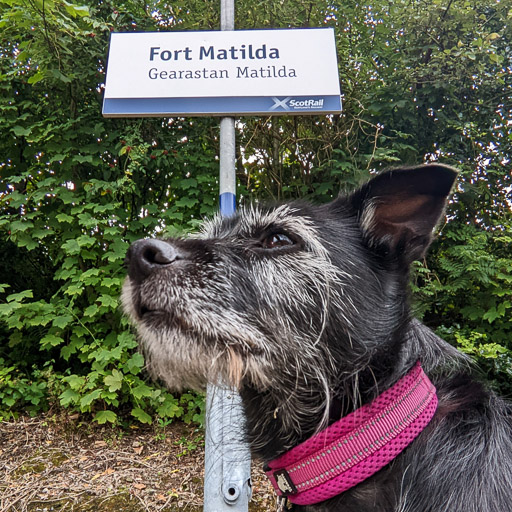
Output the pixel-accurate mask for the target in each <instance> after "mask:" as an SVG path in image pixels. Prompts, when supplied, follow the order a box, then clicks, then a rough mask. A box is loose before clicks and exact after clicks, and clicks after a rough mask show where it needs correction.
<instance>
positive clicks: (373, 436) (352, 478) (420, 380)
mask: <svg viewBox="0 0 512 512" xmlns="http://www.w3.org/2000/svg"><path fill="white" fill-rule="evenodd" d="M436 407H437V397H436V393H435V387H434V386H433V384H432V383H431V382H430V380H429V378H428V377H427V375H426V374H425V373H424V371H423V369H422V368H421V366H420V364H419V363H417V364H416V365H415V366H414V367H413V368H412V369H411V370H410V371H409V372H408V373H407V374H406V375H405V376H404V377H402V378H401V379H400V380H399V381H398V382H396V383H395V384H394V385H393V386H392V387H391V388H389V389H387V390H386V391H384V392H383V393H382V394H380V395H379V396H378V397H377V398H376V399H375V400H373V401H372V402H371V403H369V404H366V405H364V406H362V407H360V408H359V409H357V410H356V411H354V412H353V413H351V414H349V415H348V416H346V417H344V418H342V419H341V420H338V421H337V422H335V423H333V424H332V425H330V426H329V427H328V428H326V429H324V430H322V431H321V432H319V433H318V434H316V435H314V436H312V437H311V438H310V439H308V440H307V441H305V442H303V443H301V444H300V445H298V446H296V447H294V448H293V449H291V450H289V451H288V452H286V453H285V454H283V455H281V456H280V457H278V458H277V459H274V460H272V461H270V462H269V463H268V464H267V465H266V473H267V476H268V478H269V479H270V481H271V483H272V485H273V486H274V488H275V490H276V493H277V494H278V495H279V496H281V497H285V496H286V497H288V499H289V500H290V501H291V502H292V503H295V504H299V505H313V504H315V503H319V502H320V501H325V500H326V499H329V498H332V497H334V496H337V495H339V494H341V493H343V492H345V491H346V490H348V489H350V488H351V487H354V486H355V485H357V484H358V483H361V482H362V481H364V480H366V479H367V478H369V477H371V476H372V475H374V474H375V473H376V472H377V471H379V470H380V469H382V468H383V467H384V466H385V465H387V464H388V463H389V462H391V461H392V460H393V459H394V458H395V457H397V455H399V454H400V453H401V452H402V451H403V450H404V449H405V447H406V446H408V445H409V444H410V443H411V442H412V441H413V440H414V439H415V438H416V437H417V436H418V435H419V433H420V432H421V431H422V430H423V429H424V428H425V427H426V425H427V424H428V423H429V422H430V420H431V419H432V417H433V415H434V412H435V410H436Z"/></svg>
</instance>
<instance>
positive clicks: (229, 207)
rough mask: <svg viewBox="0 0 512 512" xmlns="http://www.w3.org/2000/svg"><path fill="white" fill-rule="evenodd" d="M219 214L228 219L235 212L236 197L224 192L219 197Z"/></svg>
mask: <svg viewBox="0 0 512 512" xmlns="http://www.w3.org/2000/svg"><path fill="white" fill-rule="evenodd" d="M219 205H220V214H221V215H222V216H224V217H230V216H231V215H233V214H234V213H235V210H236V196H235V194H233V193H232V192H224V193H223V194H221V195H220V196H219Z"/></svg>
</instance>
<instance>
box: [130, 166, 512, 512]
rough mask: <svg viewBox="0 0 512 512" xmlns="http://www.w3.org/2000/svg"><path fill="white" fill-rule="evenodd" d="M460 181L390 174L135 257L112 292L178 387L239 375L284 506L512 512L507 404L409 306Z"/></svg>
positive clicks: (136, 249)
mask: <svg viewBox="0 0 512 512" xmlns="http://www.w3.org/2000/svg"><path fill="white" fill-rule="evenodd" d="M455 178H456V172H455V171H454V170H453V169H451V168H449V167H446V166H443V165H438V164H431V165H425V166H420V167H415V168H412V169H397V170H392V171H388V172H385V173H382V174H380V175H378V176H377V177H375V178H373V179H372V180H370V181H369V182H368V183H366V184H365V185H364V186H362V187H361V188H360V189H358V190H356V191H355V192H353V193H352V194H350V195H346V196H342V197H339V198H338V199H336V200H334V201H333V202H331V203H329V204H326V205H321V206H312V205H310V204H306V203H301V202H295V203H290V204H286V205H281V206H278V207H273V208H266V207H260V206H255V207H253V208H249V209H246V210H245V211H242V212H241V213H238V214H236V215H235V216H233V217H230V218H223V219H221V218H216V219H214V220H213V221H211V222H208V223H206V224H205V228H204V231H203V233H202V234H201V235H200V236H198V237H196V238H191V239H172V240H141V241H138V242H136V243H135V244H133V245H132V246H131V248H130V250H129V253H128V256H127V261H128V268H129V277H128V278H127V280H126V283H125V285H124V289H123V302H124V306H125V310H126V312H127V313H128V314H129V315H130V317H131V319H132V320H133V322H134V323H135V324H136V326H137V329H138V332H139V337H140V339H141V344H142V346H143V349H144V351H145V353H146V356H147V361H148V366H149V368H150V370H151V371H152V373H153V374H154V375H155V376H156V377H158V378H161V379H163V380H164V381H165V382H166V383H167V384H168V386H169V387H171V388H173V389H180V388H196V389H200V388H204V386H205V385H206V383H208V382H213V383H226V382H227V383H229V384H230V385H232V386H236V387H237V388H238V390H239V392H240V394H241V397H242V401H243V406H244V409H245V413H246V417H247V420H246V426H245V428H246V435H247V438H248V440H249V442H250V445H251V449H252V452H253V454H254V455H255V456H257V457H259V458H261V459H263V461H265V463H266V467H265V469H266V471H267V474H268V476H269V478H270V480H271V482H272V484H273V485H274V487H275V489H276V492H277V494H278V495H279V496H280V497H281V498H280V499H281V501H282V503H284V502H285V501H288V503H289V505H290V506H291V507H292V508H293V510H297V511H299V510H300V511H311V512H313V511H316V512H320V511H340V512H510V511H512V422H511V417H510V409H509V406H508V405H507V404H506V403H505V402H504V401H502V400H501V399H499V398H497V397H496V396H494V395H493V393H492V392H490V391H489V390H488V388H487V387H486V386H485V385H484V384H482V383H481V382H479V381H478V380H477V379H475V378H474V377H473V376H472V372H471V365H470V364H469V362H468V360H467V358H466V357H465V356H464V355H462V354H461V353H459V352H457V351H456V350H455V349H454V348H452V347H451V346H450V345H449V344H447V343H446V342H444V341H443V340H441V339H440V338H438V337H437V336H436V335H435V334H433V333H432V332H431V331H430V330H429V329H428V328H427V327H425V326H424V325H422V324H421V323H420V322H418V321H417V320H414V319H412V318H411V314H410V309H409V303H408V281H409V266H410V264H411V262H412V261H413V260H415V259H418V258H421V257H422V256H423V254H424V253H425V251H426V249H427V248H428V246H429V244H430V242H431V240H432V234H433V230H434V228H435V226H436V225H437V223H438V222H439V219H440V218H441V216H442V214H443V211H444V207H445V203H446V200H447V197H448V195H449V193H450V190H451V188H452V185H453V183H454V181H455Z"/></svg>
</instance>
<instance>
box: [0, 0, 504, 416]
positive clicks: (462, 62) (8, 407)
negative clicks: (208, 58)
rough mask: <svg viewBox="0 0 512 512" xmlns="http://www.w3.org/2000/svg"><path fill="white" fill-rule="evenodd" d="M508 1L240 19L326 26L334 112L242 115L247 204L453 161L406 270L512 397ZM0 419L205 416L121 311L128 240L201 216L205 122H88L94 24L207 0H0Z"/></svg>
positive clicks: (125, 23)
mask: <svg viewBox="0 0 512 512" xmlns="http://www.w3.org/2000/svg"><path fill="white" fill-rule="evenodd" d="M505 4H506V3H505V2H499V1H498V0H483V1H482V0H478V1H477V0H469V1H468V0H454V1H450V2H441V1H440V0H439V1H438V0H435V1H433V2H423V3H420V2H415V3H414V2H413V3H411V2H406V1H405V0H399V1H396V2H391V3H390V2H381V1H377V2H373V3H372V4H371V5H370V4H347V3H346V2H345V3H340V2H337V1H335V2H325V1H323V0H322V1H317V2H315V3H311V2H305V1H304V0H290V1H288V2H281V1H278V0H270V1H268V2H265V3H257V4H255V3H254V2H250V1H248V0H240V1H238V2H237V22H236V25H237V28H266V27H275V28H277V27H280V28H284V27H305V26H332V27H334V28H335V33H336V44H337V50H338V62H339V67H340V80H341V84H342V91H343V104H344V107H343V108H344V112H343V114H342V115H340V116H311V117H297V116H294V117H269V118H244V119H242V120H241V121H240V122H239V123H237V126H238V146H239V148H240V150H239V155H238V158H237V171H238V172H237V174H238V179H239V192H240V195H241V196H242V197H243V198H244V200H245V198H247V199H251V198H255V199H257V200H259V199H260V198H262V199H264V198H269V197H270V198H277V199H288V198H295V197H299V196H301V197H304V196H305V197H309V198H311V199H313V200H315V201H326V200H329V199H330V198H332V197H334V196H335V195H336V194H337V193H338V192H339V191H340V190H341V189H344V188H351V187H353V186H356V185H357V184H358V183H360V182H361V181H362V180H365V179H367V178H368V177H369V176H370V175H371V174H372V173H374V172H376V171H378V170H380V169H382V168H383V167H386V166H389V165H393V164H396V163H398V162H400V163H404V164H407V163H414V164H416V163H419V162H421V161H434V160H441V161H443V162H445V163H451V164H453V165H455V166H456V167H457V168H459V169H460V170H461V175H460V179H459V182H458V185H457V188H456V191H455V200H454V202H453V203H452V204H451V205H450V207H449V209H448V212H447V213H448V219H449V223H448V224H447V225H446V226H445V227H444V228H443V230H442V233H441V238H440V239H439V241H437V242H436V243H435V244H434V245H433V247H432V250H431V252H430V254H429V256H428V260H427V262H423V264H421V265H420V264H418V266H417V272H416V274H415V277H416V281H415V283H414V286H415V292H416V295H415V296H416V305H417V309H418V312H419V313H420V314H421V315H422V316H423V318H424V320H425V321H426V322H427V323H428V324H429V325H431V326H432V327H434V328H435V329H437V330H438V331H439V332H440V333H441V334H442V335H443V336H444V337H446V339H449V340H450V341H452V342H453V343H454V344H455V345H458V346H459V347H460V348H461V349H462V350H464V351H466V352H467V353H469V354H471V355H472V356H474V357H476V358H477V359H478V360H479V361H480V363H481V364H482V365H483V367H484V369H485V370H486V371H488V372H489V373H490V375H491V376H492V377H493V378H494V379H495V380H496V385H497V386H498V387H500V388H501V389H502V390H504V391H505V392H507V393H509V392H510V391H511V386H510V382H511V379H510V377H511V376H510V368H511V354H510V352H511V350H512V346H511V341H510V340H511V339H512V337H511V330H512V329H511V321H510V311H511V309H512V284H511V280H512V277H511V271H510V269H511V268H512V261H511V259H512V258H511V256H510V247H511V241H512V219H511V213H510V197H509V196H510V189H511V186H512V175H511V173H510V171H509V167H510V160H511V155H512V133H511V127H512V111H511V110H510V105H511V104H512V98H511V82H512V71H511V70H510V66H509V63H510V62H511V61H512V53H511V51H512V50H511V47H510V40H511V39H512V34H511V31H512V28H511V27H512V25H511V24H510V23H508V22H507V20H509V18H510V12H509V8H508V6H506V5H505ZM0 12H1V16H0V32H1V35H2V37H1V38H0V261H2V278H1V281H2V282H3V284H0V416H2V417H9V416H11V415H13V414H16V413H17V412H18V411H21V410H25V411H29V412H30V413H32V414H36V413H37V412H38V411H41V410H45V409H48V408H50V407H65V408H69V409H71V410H74V411H79V412H82V413H84V414H90V415H91V416H92V417H93V418H94V420H95V421H96V422H97V423H100V424H104V423H116V422H121V421H124V420H125V419H126V418H130V419H132V420H133V421H140V422H143V423H148V422H151V421H152V418H154V417H156V418H158V421H159V422H164V423H165V422H167V421H172V420H173V419H175V418H180V419H184V420H185V421H187V422H188V421H193V422H201V421H202V419H201V418H202V412H203V406H204V403H203V398H202V397H200V396H197V395H193V394H188V393H186V394H184V395H182V396H181V397H175V396H173V395H170V394H169V393H167V392H166V391H164V390H163V389H161V388H159V387H158V386H154V385H153V384H152V383H150V382H149V380H148V379H147V378H146V376H145V373H144V371H143V370H144V360H143V358H142V356H141V355H140V354H139V353H138V352H137V350H136V342H135V339H134V337H133V335H132V334H131V331H130V329H129V327H128V326H127V325H126V323H125V320H123V317H122V315H121V312H120V308H119V293H120V286H121V283H122V280H123V277H124V269H123V259H124V255H125V251H126V248H127V247H128V245H129V244H130V243H131V242H132V241H133V240H135V239H138V238H141V237H145V236H154V235H158V236H166V235H167V234H172V235H175V234H177V233H183V232H187V231H190V230H194V229H196V227H197V224H198V222H199V221H200V219H202V218H203V217H204V216H207V215H210V214H212V213H213V212H214V211H215V210H216V203H217V194H218V177H217V174H218V169H217V165H218V164H217V160H218V147H217V145H218V123H217V121H216V120H214V119H207V118H196V119H183V118H174V119H139V120H129V119H115V120H112V119H104V118H102V117H101V115H100V112H101V100H102V93H103V82H104V76H105V68H106V62H105V59H106V53H107V47H108V38H109V35H110V32H111V31H113V30H115V31H133V30H140V31H150V30H152V31H158V30H204V29H213V30H216V29H218V28H219V5H218V2H199V1H197V0H192V1H189V2H186V3H185V2H183V1H181V0H180V1H178V2H174V3H173V4H172V6H171V5H169V4H168V3H162V2H160V1H158V0H157V1H155V2H153V3H152V4H151V5H150V6H149V4H144V3H140V2H139V3H137V2H133V1H132V0H124V1H115V0H107V1H105V2H99V3H98V2H91V1H90V0H84V1H83V2H81V3H80V2H78V3H73V2H68V1H64V0H46V1H45V2H44V3H41V2H37V1H36V2H32V1H29V2H23V3H22V2H14V1H12V0H0Z"/></svg>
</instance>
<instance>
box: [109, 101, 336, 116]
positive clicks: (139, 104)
mask: <svg viewBox="0 0 512 512" xmlns="http://www.w3.org/2000/svg"><path fill="white" fill-rule="evenodd" d="M340 111H341V97H340V96H274V97H267V96H262V97H252V96H251V97H226V98H105V99H104V100H103V115H104V116H106V117H116V116H120V117H121V116H127V117H128V116H164V115H219V116H223V115H226V114H240V115H244V114H245V115H256V114H274V115H276V114H281V115H282V114H314V113H329V112H340Z"/></svg>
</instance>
